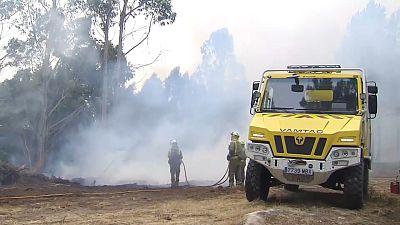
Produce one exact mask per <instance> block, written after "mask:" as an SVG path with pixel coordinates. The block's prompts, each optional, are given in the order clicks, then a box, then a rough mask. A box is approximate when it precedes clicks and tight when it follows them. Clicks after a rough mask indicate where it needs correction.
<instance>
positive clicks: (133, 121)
mask: <svg viewBox="0 0 400 225" xmlns="http://www.w3.org/2000/svg"><path fill="white" fill-rule="evenodd" d="M399 22H400V21H399V12H397V13H393V14H390V15H388V14H387V13H386V11H385V9H384V8H383V7H381V6H380V5H378V4H376V3H375V2H374V1H370V3H369V4H368V5H367V7H366V8H365V9H363V10H362V11H360V12H359V13H357V14H356V15H354V16H353V17H352V19H351V21H350V22H349V24H348V26H347V32H346V34H345V35H344V37H339V36H340V35H336V36H335V39H340V38H342V41H340V43H342V44H341V45H340V44H339V45H337V46H333V47H334V48H333V47H332V46H331V45H324V46H325V47H324V48H323V49H321V51H318V52H317V53H318V54H317V53H316V52H315V51H316V50H315V49H314V50H313V49H308V48H307V49H308V50H307V51H284V52H280V51H278V49H276V48H272V50H271V49H269V50H270V51H266V52H267V53H270V54H271V55H273V56H276V59H272V61H271V63H268V60H267V61H266V60H258V61H257V62H256V60H254V59H253V58H252V57H250V56H246V57H244V56H243V55H244V54H240V56H241V58H245V59H246V58H247V60H249V59H252V61H254V62H253V63H252V64H251V65H254V63H257V64H259V65H260V63H264V61H265V63H267V65H265V68H266V66H268V65H269V66H273V65H278V64H279V66H282V65H280V61H279V60H281V61H282V59H279V57H281V58H282V57H284V58H287V63H286V64H295V63H298V62H303V61H304V59H307V60H310V59H316V60H317V62H314V61H312V62H309V63H312V64H317V63H322V62H328V63H332V61H335V62H338V63H340V64H342V66H344V67H361V68H364V69H365V70H366V73H367V75H368V78H369V79H370V80H375V81H376V82H377V83H378V86H379V88H380V92H379V98H378V99H379V114H378V117H377V119H375V120H374V121H373V122H374V127H373V129H374V131H373V135H374V136H373V141H374V142H373V145H374V149H375V152H374V159H375V162H378V163H385V164H383V165H384V166H387V165H388V163H390V164H392V165H395V164H397V163H398V160H399V158H400V153H399V151H400V150H399V149H400V148H399V142H400V141H399V140H400V128H399V118H398V116H397V115H398V114H399V113H400V107H399V104H400V103H398V101H396V99H398V97H399V94H398V92H396V88H397V86H398V85H399V82H400V81H399V80H398V79H396V75H397V73H398V72H397V70H396V61H397V60H398V59H399V51H400V46H399V44H400V43H399V24H400V23H399ZM337 26H338V27H340V26H339V25H337ZM338 29H339V28H337V29H333V30H338ZM330 33H333V32H332V31H330ZM313 34H314V33H313ZM273 36H277V35H273ZM328 36H329V35H325V36H323V37H324V38H327V39H326V40H327V41H329V37H328ZM246 37H247V38H248V34H247V35H246ZM279 37H280V36H279ZM295 37H297V36H295ZM313 37H314V38H315V35H313ZM255 38H256V37H255ZM285 38H286V39H288V41H290V42H294V41H295V40H294V39H291V38H290V37H285ZM305 38H306V37H303V38H300V39H299V38H296V41H295V42H296V43H297V40H299V42H300V41H301V40H303V39H305ZM324 38H323V39H324ZM286 39H285V40H286ZM289 39H290V40H289ZM321 40H322V39H321ZM324 40H325V39H324ZM307 43H308V42H307ZM328 43H329V42H328ZM326 46H330V47H326ZM286 48H289V47H288V46H286ZM289 49H296V48H295V47H290V48H289ZM241 51H242V53H243V52H244V50H243V49H242V50H241ZM313 51H314V52H313ZM234 52H235V49H234V42H233V37H232V36H231V34H230V33H229V32H228V30H227V29H220V30H217V31H215V32H213V33H212V34H211V35H210V37H209V38H208V39H207V40H206V41H205V42H204V43H203V45H202V47H201V51H200V55H201V62H200V63H199V65H198V66H197V67H196V69H195V70H194V72H192V73H190V74H189V73H185V72H182V71H181V70H180V68H179V67H176V68H174V69H173V70H171V72H170V73H169V74H163V73H162V74H153V75H152V76H151V77H150V78H149V79H148V80H147V81H146V82H145V83H144V84H143V87H142V89H141V90H140V91H139V92H138V93H135V94H134V93H133V91H127V92H124V93H123V94H121V98H120V99H119V100H118V103H117V104H116V105H114V106H113V109H112V111H111V112H110V113H109V118H108V121H107V124H106V125H100V124H98V123H96V124H94V125H92V126H90V127H81V128H80V129H79V131H78V132H75V133H73V134H71V135H70V136H69V137H68V142H67V144H66V145H65V146H64V147H63V149H62V150H61V151H60V152H61V154H60V155H58V156H57V157H56V161H55V162H54V170H55V174H56V175H58V176H62V177H66V178H73V177H84V178H93V179H96V180H97V183H98V184H105V183H107V184H111V183H113V184H115V183H127V182H129V183H131V182H140V183H147V184H166V183H168V182H169V168H168V164H167V151H168V149H169V141H170V140H171V139H177V140H178V144H179V146H180V148H181V150H182V151H183V155H184V161H185V163H186V168H187V170H188V171H187V172H188V178H189V179H190V180H218V179H219V178H220V177H221V176H222V174H223V173H224V171H225V169H226V166H227V163H226V161H225V156H226V153H227V144H228V142H229V132H230V131H233V130H238V131H239V132H240V133H241V134H242V139H247V137H246V136H247V129H248V123H249V120H250V116H249V114H248V105H249V104H248V103H249V99H250V90H249V87H250V85H249V84H250V81H249V80H247V79H246V78H245V74H246V71H245V69H244V66H242V65H241V63H239V62H238V60H237V58H238V57H237V56H236V55H235V54H234ZM275 52H276V53H277V54H273V53H275ZM294 52H295V54H292V53H294ZM326 52H330V53H329V54H328V53H326ZM332 52H336V57H331V55H335V54H334V53H332ZM267 53H263V54H267ZM325 53H326V54H325ZM246 54H247V55H251V54H252V52H247V53H246ZM287 54H290V55H291V56H290V57H289V56H288V57H286V56H287ZM324 56H325V57H324ZM271 57H272V56H266V57H259V58H260V59H264V58H266V59H271ZM332 58H335V59H336V60H333V59H332ZM293 60H297V61H296V62H293ZM278 61H279V63H278ZM246 65H247V64H246ZM259 65H258V66H257V67H260V66H259ZM265 68H264V69H265ZM246 70H252V71H254V66H252V67H251V68H247V67H246ZM261 71H262V70H260V71H259V72H261ZM252 76H254V74H253V75H252ZM160 77H163V78H164V77H166V78H165V79H163V80H162V79H160ZM376 165H379V164H376ZM375 168H377V170H379V169H381V168H382V167H380V166H378V167H375ZM182 173H183V171H182ZM182 177H183V176H181V178H182Z"/></svg>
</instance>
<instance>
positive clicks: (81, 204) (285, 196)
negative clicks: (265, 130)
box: [0, 182, 400, 225]
mask: <svg viewBox="0 0 400 225" xmlns="http://www.w3.org/2000/svg"><path fill="white" fill-rule="evenodd" d="M372 183H373V182H372ZM387 184H388V183H387V182H386V183H385V184H383V183H382V186H380V185H379V184H378V183H373V185H374V187H373V188H372V189H371V190H370V196H371V197H370V199H369V200H368V201H367V202H366V205H365V207H364V209H362V210H347V209H345V208H343V207H342V205H341V204H342V203H341V200H342V194H341V193H340V192H335V191H327V190H326V189H322V188H318V187H315V188H307V189H303V190H301V191H299V192H297V193H291V192H287V191H284V190H283V189H282V187H277V188H273V189H272V190H271V193H270V197H269V199H268V201H267V202H257V201H256V202H250V203H249V202H247V200H246V198H245V196H244V192H243V191H241V190H238V189H233V190H232V189H226V188H190V189H179V190H170V189H162V190H160V191H159V192H132V193H126V194H120V195H110V196H79V195H74V196H65V197H56V198H50V199H26V200H23V199H21V200H8V201H1V202H0V224H141V225H142V224H177V225H182V224H217V225H231V224H234V225H236V224H243V222H244V220H245V218H246V214H248V213H250V212H255V211H260V210H270V211H268V212H269V213H267V214H265V216H266V217H267V218H268V219H267V221H266V223H265V224H274V225H283V224H291V225H292V224H303V225H306V224H326V225H330V224H400V222H399V221H400V214H399V212H400V202H399V201H400V195H393V194H390V193H388V192H387V188H386V187H387ZM43 190H45V192H43V191H42V189H35V190H34V191H36V192H37V193H42V194H45V193H48V192H49V189H46V188H44V189H43ZM63 190H64V191H65V192H68V191H71V190H70V189H69V188H68V187H65V188H64V189H63ZM59 191H60V189H57V191H55V190H53V192H52V193H55V192H59ZM96 191H102V192H107V191H110V192H111V191H119V190H115V188H112V187H104V188H98V189H96ZM17 193H18V191H15V192H14V194H17ZM2 194H3V193H1V192H0V195H2ZM4 194H6V193H4ZM22 194H24V191H23V190H21V193H20V195H22ZM271 212H272V213H271Z"/></svg>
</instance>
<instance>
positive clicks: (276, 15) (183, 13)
mask: <svg viewBox="0 0 400 225" xmlns="http://www.w3.org/2000/svg"><path fill="white" fill-rule="evenodd" d="M368 2H369V0H351V1H349V0H302V1H298V0H279V1H273V0H250V1H238V0H218V1H214V0H203V1H193V0H191V1H189V0H173V6H174V10H175V11H176V12H177V18H176V21H175V23H174V24H173V25H171V26H165V27H161V28H160V27H155V28H154V30H153V31H152V32H153V33H152V36H151V38H150V40H149V42H148V45H146V46H142V49H141V51H138V52H137V53H135V55H131V56H130V60H131V61H132V62H133V63H137V62H140V61H142V62H146V61H151V59H152V58H154V57H155V56H156V55H157V54H158V53H159V52H160V51H161V52H163V54H162V57H161V58H160V59H159V60H158V61H157V62H156V63H154V64H153V65H152V66H149V67H146V68H144V69H141V70H140V71H139V72H138V76H137V77H136V80H138V81H139V80H145V79H146V78H147V77H149V76H150V75H151V74H152V73H153V72H156V73H158V74H159V75H160V76H161V77H165V76H166V75H168V73H169V71H170V70H171V69H172V68H173V67H175V66H180V67H181V70H182V71H188V72H189V73H191V72H193V70H195V68H196V66H197V65H198V64H199V62H200V60H201V55H200V47H201V45H202V43H203V42H204V41H205V40H207V39H208V37H209V35H210V34H211V33H212V32H213V31H216V30H218V29H220V28H223V27H227V28H228V29H229V32H230V33H231V34H232V35H233V38H234V43H235V53H236V56H237V58H238V60H239V62H240V63H242V64H243V65H244V66H245V68H246V75H247V77H248V78H249V79H257V78H259V77H260V75H261V73H262V72H263V71H264V70H265V69H266V68H271V67H274V68H276V67H285V66H286V65H288V64H324V63H325V64H326V63H336V62H335V54H336V52H337V50H338V49H339V47H340V45H341V41H342V39H343V37H344V35H345V32H346V30H347V26H348V24H349V22H350V20H351V17H352V16H353V15H354V14H356V13H357V12H358V11H361V10H363V9H364V8H365V7H366V5H367V4H368ZM377 2H379V3H380V4H382V5H383V6H385V8H386V9H387V12H388V13H389V14H390V13H393V12H394V11H395V10H398V9H400V0H379V1H377ZM139 55H140V56H139ZM139 59H140V60H139ZM347 66H357V65H347ZM140 85H141V84H139V86H140Z"/></svg>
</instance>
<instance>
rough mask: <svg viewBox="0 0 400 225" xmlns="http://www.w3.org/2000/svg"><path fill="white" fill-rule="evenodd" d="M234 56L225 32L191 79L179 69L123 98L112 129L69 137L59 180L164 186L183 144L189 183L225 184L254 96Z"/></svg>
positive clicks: (206, 49)
mask: <svg viewBox="0 0 400 225" xmlns="http://www.w3.org/2000/svg"><path fill="white" fill-rule="evenodd" d="M233 51H234V49H233V38H232V36H231V35H230V34H229V32H228V30H227V29H220V30H218V31H215V32H214V33H212V34H211V35H210V37H209V39H208V40H207V41H205V42H204V44H203V46H202V47H201V54H202V62H201V64H200V65H199V66H198V67H197V70H196V71H195V72H194V73H193V74H190V75H189V74H187V73H186V74H182V72H181V71H180V69H179V67H177V68H175V69H173V70H172V71H171V72H170V74H169V75H168V77H167V79H165V80H164V81H162V80H161V79H160V78H159V77H158V76H157V75H156V74H154V75H153V76H152V77H151V78H150V79H148V80H147V81H146V82H145V84H144V85H143V87H142V89H141V91H140V92H138V93H136V94H134V93H133V91H126V92H122V93H120V96H121V97H120V99H119V100H118V102H117V104H116V105H115V106H114V107H113V108H112V111H111V112H110V113H109V118H108V120H107V122H106V123H107V124H105V125H100V124H95V125H93V126H91V127H88V128H87V127H82V128H81V129H80V130H79V132H77V133H74V134H71V135H70V137H69V141H68V143H67V144H66V145H65V146H64V149H62V150H61V151H60V152H61V153H62V155H59V156H58V159H59V161H58V162H57V163H56V164H55V165H56V166H55V174H56V175H59V176H62V177H66V178H73V177H85V178H93V179H96V180H97V183H98V184H99V183H124V182H130V183H131V182H140V183H150V184H166V183H168V182H169V167H168V163H167V152H168V150H169V148H170V146H169V142H170V140H171V139H177V141H178V144H179V146H180V148H181V150H182V152H183V156H184V162H185V164H186V168H187V170H188V171H187V172H188V178H189V179H191V180H217V179H219V178H220V177H221V176H222V175H223V173H224V171H225V169H226V166H227V161H226V154H227V145H228V143H229V140H230V135H229V133H230V132H231V131H233V130H238V131H239V132H240V133H242V136H244V137H246V135H247V125H248V122H249V119H250V116H249V114H248V110H247V109H248V102H249V99H250V96H249V95H250V91H248V92H245V91H244V90H248V89H249V87H250V85H249V82H248V81H247V80H246V79H245V76H244V68H243V66H241V65H240V64H239V63H238V62H237V61H236V57H235V55H234V54H233ZM182 173H183V171H182ZM181 177H183V176H181Z"/></svg>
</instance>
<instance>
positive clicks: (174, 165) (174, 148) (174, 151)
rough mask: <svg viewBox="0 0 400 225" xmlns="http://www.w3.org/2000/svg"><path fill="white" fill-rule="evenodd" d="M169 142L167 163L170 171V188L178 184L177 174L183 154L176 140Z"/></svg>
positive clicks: (179, 170)
mask: <svg viewBox="0 0 400 225" xmlns="http://www.w3.org/2000/svg"><path fill="white" fill-rule="evenodd" d="M170 144H171V149H170V150H169V151H168V164H169V171H170V173H171V188H175V187H178V186H179V174H180V172H181V163H182V159H183V156H182V152H181V150H179V147H178V142H177V141H176V140H171V143H170Z"/></svg>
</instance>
